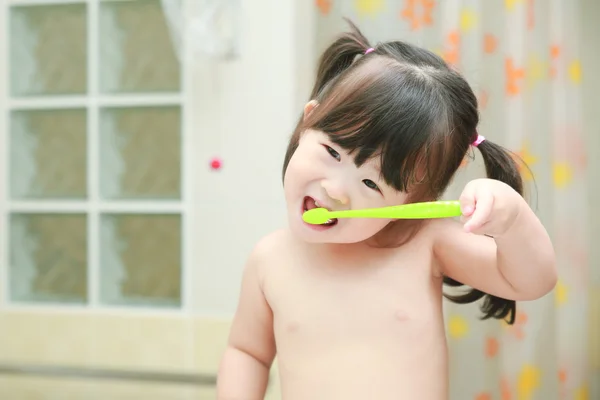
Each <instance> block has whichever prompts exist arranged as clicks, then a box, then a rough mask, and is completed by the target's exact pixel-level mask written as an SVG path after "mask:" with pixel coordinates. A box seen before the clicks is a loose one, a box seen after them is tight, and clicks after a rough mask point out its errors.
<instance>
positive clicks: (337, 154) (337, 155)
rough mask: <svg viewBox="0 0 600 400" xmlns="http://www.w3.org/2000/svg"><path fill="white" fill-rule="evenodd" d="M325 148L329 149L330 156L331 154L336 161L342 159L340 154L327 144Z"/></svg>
mask: <svg viewBox="0 0 600 400" xmlns="http://www.w3.org/2000/svg"><path fill="white" fill-rule="evenodd" d="M323 146H325V148H326V149H327V151H328V152H329V154H331V156H332V157H333V158H335V159H336V160H338V161H340V160H341V157H340V153H338V152H337V151H335V150H334V149H332V148H331V147H329V146H327V145H326V144H324V145H323Z"/></svg>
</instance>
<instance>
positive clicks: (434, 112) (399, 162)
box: [303, 57, 462, 192]
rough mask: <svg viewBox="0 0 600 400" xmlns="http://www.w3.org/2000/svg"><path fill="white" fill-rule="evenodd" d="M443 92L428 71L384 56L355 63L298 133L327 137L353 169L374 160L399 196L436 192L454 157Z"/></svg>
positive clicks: (324, 93) (324, 94)
mask: <svg viewBox="0 0 600 400" xmlns="http://www.w3.org/2000/svg"><path fill="white" fill-rule="evenodd" d="M363 61H364V62H363ZM361 62H362V63H361ZM358 63H361V64H360V65H358ZM442 89H443V88H442V87H441V85H440V83H439V82H438V81H436V79H435V77H434V76H432V71H424V70H423V69H422V68H420V67H416V66H411V65H406V64H400V63H398V62H396V61H394V60H392V59H391V58H387V57H378V58H372V59H370V60H365V59H360V60H358V61H357V65H356V67H355V68H352V69H350V70H348V71H347V72H346V73H343V74H341V75H340V76H339V77H337V78H335V79H333V80H332V82H331V83H330V84H329V85H327V86H326V87H325V88H324V89H323V91H322V93H319V94H318V96H317V101H318V102H319V106H318V107H316V108H315V109H314V110H313V112H312V113H311V114H310V115H309V116H308V117H307V118H306V120H305V122H304V124H303V129H314V130H319V131H322V132H324V133H325V134H327V135H328V136H329V138H330V140H331V141H332V142H333V143H335V144H337V145H339V146H340V147H342V148H343V149H345V150H346V151H348V152H349V153H350V154H351V155H352V156H353V157H354V162H355V164H356V165H357V166H361V165H363V164H364V163H365V162H366V161H368V160H370V159H373V158H376V157H379V159H380V161H381V178H382V179H383V180H384V181H385V182H386V183H387V184H388V185H389V186H391V187H393V188H394V189H396V190H398V191H402V192H411V191H415V190H416V188H417V186H422V185H423V186H428V187H429V189H431V190H433V191H435V190H436V188H437V187H438V186H439V185H440V184H441V183H442V182H443V179H442V178H443V175H444V174H443V173H442V170H444V169H447V165H448V164H447V163H448V162H449V161H452V160H449V159H448V157H449V154H451V153H453V152H451V151H449V150H451V149H448V148H446V147H447V146H448V143H451V141H447V140H445V139H446V136H447V135H449V133H450V132H449V130H448V126H449V118H450V117H451V116H450V115H448V110H447V109H446V107H445V106H444V101H443V98H442V93H441V92H440V91H441V90H442ZM460 161H462V160H458V161H457V166H458V164H460ZM443 166H445V167H446V168H443Z"/></svg>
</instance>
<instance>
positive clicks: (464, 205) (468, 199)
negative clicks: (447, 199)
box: [458, 182, 476, 217]
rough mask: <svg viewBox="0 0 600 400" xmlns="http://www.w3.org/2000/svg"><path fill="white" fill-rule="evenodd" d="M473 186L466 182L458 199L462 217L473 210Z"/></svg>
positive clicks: (468, 214) (467, 215)
mask: <svg viewBox="0 0 600 400" xmlns="http://www.w3.org/2000/svg"><path fill="white" fill-rule="evenodd" d="M475 188H476V186H475V185H473V184H472V183H471V182H470V183H468V184H467V185H466V186H465V188H464V190H463V192H462V193H461V195H460V198H459V199H458V201H459V202H460V211H461V212H462V215H463V216H464V217H470V216H471V215H472V214H473V212H474V211H475Z"/></svg>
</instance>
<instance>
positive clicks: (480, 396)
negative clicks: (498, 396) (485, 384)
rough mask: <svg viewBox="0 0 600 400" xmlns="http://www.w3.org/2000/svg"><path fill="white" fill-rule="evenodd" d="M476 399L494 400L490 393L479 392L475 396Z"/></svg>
mask: <svg viewBox="0 0 600 400" xmlns="http://www.w3.org/2000/svg"><path fill="white" fill-rule="evenodd" d="M475 400H492V395H491V394H489V393H485V392H484V393H479V394H478V395H477V396H475Z"/></svg>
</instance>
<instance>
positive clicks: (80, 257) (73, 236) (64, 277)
mask: <svg viewBox="0 0 600 400" xmlns="http://www.w3.org/2000/svg"><path fill="white" fill-rule="evenodd" d="M9 239H10V246H9V249H10V268H9V275H10V298H11V300H12V301H27V302H62V303H84V302H85V301H86V298H87V221H86V216H85V215H78V214H13V215H11V217H10V237H9Z"/></svg>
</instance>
